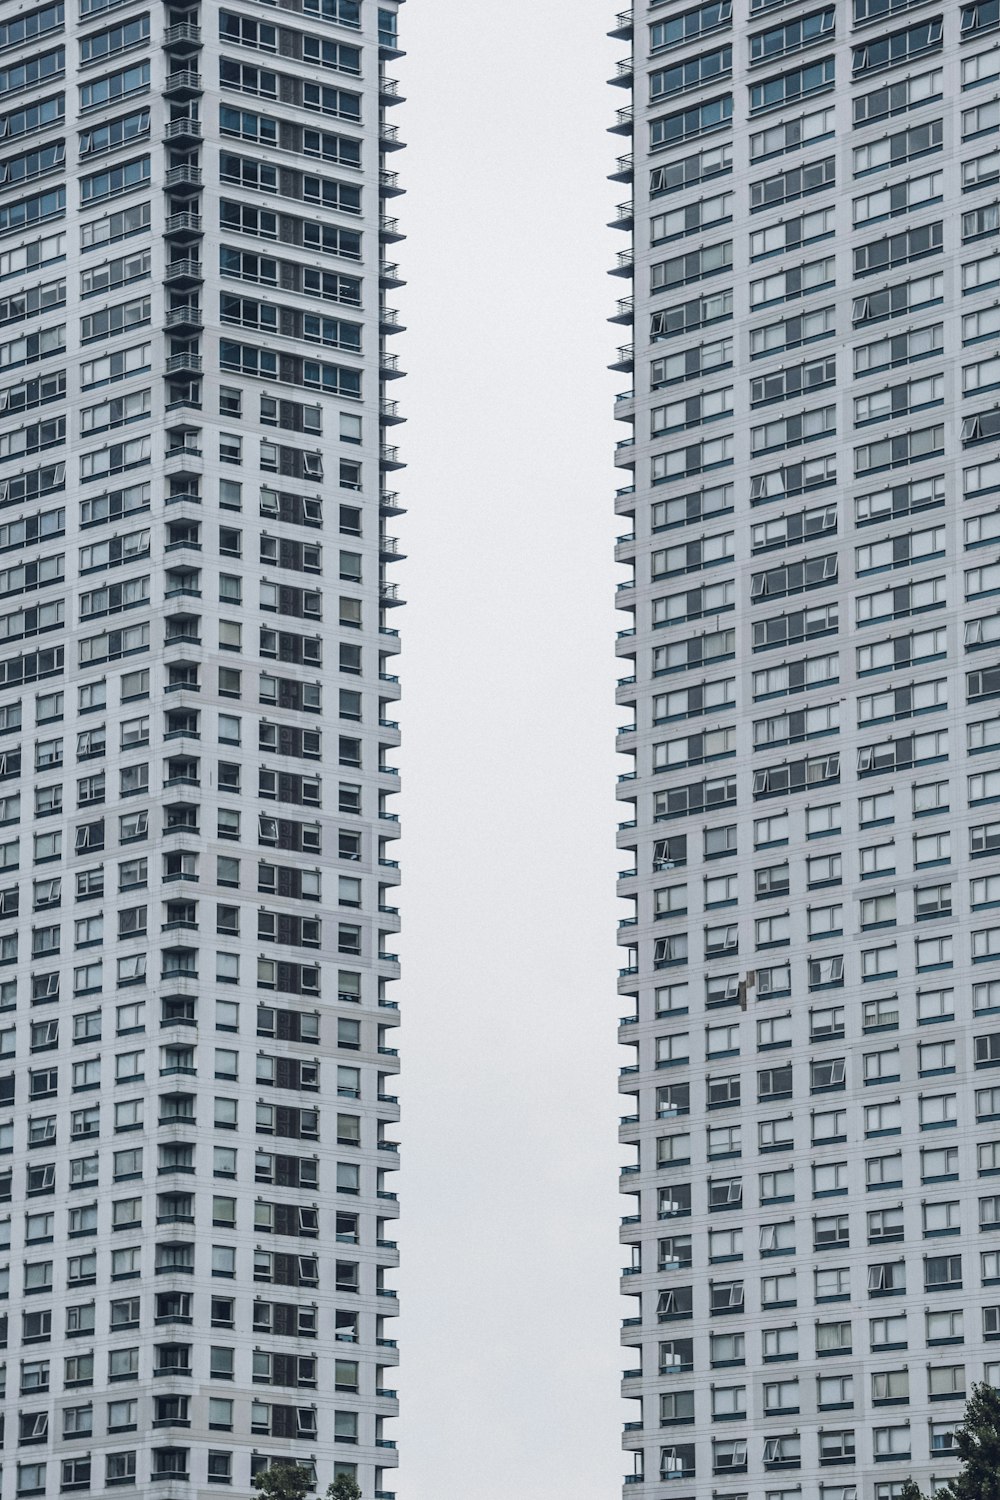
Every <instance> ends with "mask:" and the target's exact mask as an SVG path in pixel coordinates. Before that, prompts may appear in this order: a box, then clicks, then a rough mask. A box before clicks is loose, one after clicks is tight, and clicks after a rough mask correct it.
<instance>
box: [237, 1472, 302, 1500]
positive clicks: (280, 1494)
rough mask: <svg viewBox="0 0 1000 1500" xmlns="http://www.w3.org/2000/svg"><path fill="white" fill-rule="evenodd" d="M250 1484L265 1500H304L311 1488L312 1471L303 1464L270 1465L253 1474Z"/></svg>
mask: <svg viewBox="0 0 1000 1500" xmlns="http://www.w3.org/2000/svg"><path fill="white" fill-rule="evenodd" d="M251 1482H252V1484H253V1487H254V1489H255V1490H256V1491H257V1493H258V1494H259V1495H266V1496H267V1500H306V1496H307V1495H308V1494H309V1491H310V1490H311V1489H312V1488H313V1477H312V1470H311V1469H307V1468H306V1467H305V1466H304V1465H303V1464H272V1465H271V1467H270V1468H269V1469H262V1470H261V1472H260V1473H259V1474H255V1475H254V1477H253V1480H252V1481H251Z"/></svg>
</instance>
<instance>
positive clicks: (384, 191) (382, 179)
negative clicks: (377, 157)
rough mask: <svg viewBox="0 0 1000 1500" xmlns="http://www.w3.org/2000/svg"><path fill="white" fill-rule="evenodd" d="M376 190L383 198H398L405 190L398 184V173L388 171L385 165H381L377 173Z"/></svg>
mask: <svg viewBox="0 0 1000 1500" xmlns="http://www.w3.org/2000/svg"><path fill="white" fill-rule="evenodd" d="M378 190H379V193H380V194H381V196H382V197H383V198H398V197H400V195H401V194H402V193H405V192H406V189H405V188H404V187H400V185H399V173H398V172H389V171H387V170H386V168H385V167H382V169H381V170H380V172H379V174H378Z"/></svg>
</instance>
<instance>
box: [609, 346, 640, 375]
mask: <svg viewBox="0 0 1000 1500" xmlns="http://www.w3.org/2000/svg"><path fill="white" fill-rule="evenodd" d="M608 369H609V370H622V371H624V372H626V373H630V372H631V371H632V370H634V369H635V345H634V344H622V345H621V346H620V347H619V349H618V358H617V359H616V360H613V361H612V363H611V364H610V365H608Z"/></svg>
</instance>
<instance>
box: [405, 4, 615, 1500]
mask: <svg viewBox="0 0 1000 1500" xmlns="http://www.w3.org/2000/svg"><path fill="white" fill-rule="evenodd" d="M613 13H614V4H613V0H508V3H506V4H504V5H497V6H491V5H484V4H476V5H470V3H469V0H409V3H407V4H406V5H405V6H403V7H402V9H401V14H400V31H401V37H402V43H403V45H404V46H405V47H406V48H407V50H408V54H409V55H408V56H407V57H406V58H405V59H403V60H401V61H399V62H396V63H393V64H392V65H391V68H390V71H391V72H392V73H394V74H396V75H397V76H398V77H399V78H400V80H401V81H402V83H403V85H404V91H405V93H406V94H407V103H406V104H404V105H402V106H400V107H399V108H398V109H397V110H396V111H395V112H394V114H393V116H392V118H393V120H394V122H398V124H399V125H400V127H401V129H402V133H403V136H404V138H405V139H406V140H407V141H408V142H409V149H408V150H407V151H405V152H403V153H401V154H400V155H398V156H397V157H396V158H395V160H394V161H393V162H392V163H391V164H392V165H393V166H394V167H395V166H398V167H399V169H400V171H401V172H402V173H403V176H404V180H405V183H406V186H407V188H408V196H407V197H406V198H404V199H401V200H399V201H398V212H399V214H400V217H401V219H402V222H403V228H404V229H405V230H406V232H407V235H408V239H407V240H406V242H405V243H404V244H402V245H400V246H399V247H397V248H394V249H393V250H392V252H391V253H392V254H393V255H394V256H395V255H396V254H397V249H398V258H399V259H400V260H401V262H402V265H403V270H404V274H406V276H407V277H408V279H409V286H408V287H407V288H406V289H405V291H400V292H393V293H391V294H390V301H391V302H392V303H394V304H396V305H398V306H399V307H400V308H401V310H402V311H403V312H404V314H405V321H406V323H407V325H408V328H409V332H408V333H407V334H405V335H403V336H401V337H400V338H399V339H398V340H397V341H396V343H395V345H394V347H395V348H397V349H398V350H399V352H400V354H401V356H402V362H403V365H404V367H405V368H406V369H407V370H408V371H409V379H408V380H407V381H406V382H405V383H402V384H400V385H398V386H396V387H394V388H393V389H392V390H391V391H390V394H391V395H393V396H397V395H398V396H399V397H400V398H401V400H402V402H403V405H404V409H405V411H406V412H407V414H408V416H409V419H410V420H409V424H408V425H407V426H406V427H403V428H400V429H398V436H399V441H400V444H401V446H402V449H403V456H404V458H406V459H407V461H408V463H409V465H410V467H409V469H408V471H407V472H406V473H405V474H404V475H403V476H402V477H401V479H400V483H399V486H398V487H399V489H400V490H401V491H402V494H403V502H404V503H405V504H406V505H407V507H408V508H409V514H408V515H407V517H406V518H405V519H404V520H402V521H400V522H399V523H398V525H394V527H393V529H394V530H396V531H398V532H399V534H400V536H401V538H402V539H403V541H404V543H405V545H406V548H407V550H408V552H409V561H408V562H406V563H404V564H402V565H400V566H399V567H398V568H397V569H396V570H395V571H394V573H393V575H392V576H393V577H394V578H398V579H399V581H400V582H401V583H402V586H403V592H404V594H405V596H406V597H407V599H408V601H409V602H408V607H407V608H406V609H405V610H404V611H400V612H399V614H398V615H397V616H395V617H394V619H393V623H394V624H395V623H398V624H399V625H400V626H401V628H402V630H403V633H404V639H405V649H404V654H403V656H402V657H401V659H400V671H401V674H402V676H403V682H404V702H403V706H402V710H401V714H400V717H401V719H402V722H403V729H404V745H403V751H402V753H401V755H400V756H399V763H400V765H401V767H402V769H403V776H404V787H405V794H404V796H403V798H402V799H401V800H400V810H401V812H402V814H403V817H404V821H405V838H404V841H403V844H402V846H401V849H400V853H401V857H402V859H403V862H404V886H403V892H402V897H401V905H402V910H403V916H404V936H403V938H402V939H401V940H400V943H399V948H400V952H401V954H402V957H403V962H404V978H403V982H402V983H401V984H400V985H399V986H397V990H398V995H399V999H400V1002H401V1006H402V1011H403V1026H402V1030H401V1033H400V1046H401V1048H402V1050H403V1080H402V1083H401V1088H400V1092H401V1095H402V1099H403V1103H404V1119H403V1129H402V1140H403V1142H404V1145H403V1155H402V1163H403V1172H402V1174H401V1181H400V1188H401V1192H402V1198H403V1216H402V1220H401V1224H400V1235H399V1237H400V1242H401V1249H402V1252H403V1268H402V1269H401V1271H400V1272H399V1273H398V1277H397V1279H396V1283H395V1284H397V1285H398V1286H399V1288H400V1292H401V1298H402V1308H403V1316H402V1317H401V1318H400V1320H399V1329H398V1332H399V1336H400V1340H401V1342H402V1349H403V1364H402V1369H401V1371H400V1374H399V1379H398V1385H399V1388H400V1393H401V1397H402V1401H403V1413H404V1415H403V1417H402V1418H401V1420H400V1422H399V1423H398V1424H395V1425H396V1427H397V1429H398V1437H399V1441H400V1447H401V1461H402V1462H401V1469H400V1475H399V1477H398V1479H394V1478H392V1477H390V1476H388V1475H387V1480H386V1483H387V1485H390V1486H391V1487H392V1488H395V1489H396V1491H397V1493H398V1495H399V1500H464V1497H466V1496H468V1497H470V1500H511V1496H512V1495H514V1494H516V1496H517V1500H541V1497H543V1496H544V1497H545V1500H553V1497H563V1496H565V1497H566V1500H608V1497H609V1496H611V1495H613V1494H615V1493H617V1490H618V1486H619V1485H620V1483H621V1477H622V1475H623V1474H624V1473H625V1472H626V1468H627V1467H628V1465H626V1464H625V1462H624V1459H623V1455H622V1454H621V1452H620V1451H619V1450H620V1427H619V1422H620V1412H621V1407H620V1403H619V1399H618V1394H617V1387H618V1375H619V1372H620V1370H621V1369H622V1368H623V1364H622V1357H621V1352H620V1350H619V1348H618V1338H617V1329H618V1320H619V1318H620V1317H621V1315H622V1312H623V1310H625V1309H623V1305H622V1304H621V1302H620V1300H619V1297H618V1290H617V1275H618V1269H619V1267H620V1266H621V1265H622V1264H624V1261H623V1259H622V1252H621V1249H620V1247H619V1246H618V1244H617V1222H618V1215H619V1214H620V1213H621V1212H622V1208H621V1206H620V1204H619V1199H618V1193H617V1188H616V1170H617V1163H618V1161H619V1159H620V1153H619V1148H618V1147H617V1144H616V1135H615V1131H616V1123H617V1115H618V1113H619V1105H618V1100H617V1095H616V1071H617V1066H618V1055H617V1048H616V1045H615V1021H616V1018H617V1016H618V1014H619V1012H620V1010H621V1011H624V1010H625V1009H627V1002H624V1003H623V1002H620V1001H619V1000H617V998H616V995H615V983H614V979H615V971H616V966H617V961H618V960H617V954H616V949H615V944H614V924H615V920H616V916H617V910H616V903H615V900H614V894H613V880H614V872H615V870H616V868H617V866H618V864H619V863H620V862H621V861H619V859H618V857H617V856H616V854H615V851H614V824H615V821H616V811H615V807H614V802H613V783H614V776H615V772H616V769H617V766H616V760H615V756H614V753H613V735H614V726H615V724H616V722H617V718H618V714H617V713H616V710H615V708H614V705H613V684H614V678H615V676H616V675H617V674H616V670H615V662H614V657H613V636H614V631H615V628H616V626H617V624H618V623H620V622H619V621H618V619H617V618H616V615H615V612H614V610H613V608H612V602H611V601H612V595H613V589H614V582H615V569H614V567H613V564H612V561H611V556H612V552H611V548H612V542H613V538H614V535H615V533H616V531H625V530H626V529H627V523H626V522H624V521H621V522H619V523H618V524H617V525H616V522H615V518H614V514H613V507H612V492H613V489H614V486H615V483H616V476H615V471H614V469H613V467H612V465H611V462H610V455H611V449H612V444H613V442H614V439H615V436H616V435H619V434H616V432H615V430H614V424H613V422H612V420H611V416H610V412H611V404H612V397H613V394H614V392H615V390H617V389H619V388H622V387H624V386H627V385H628V377H627V376H621V375H611V374H609V373H608V372H607V369H606V365H607V362H608V359H609V358H610V351H611V349H612V347H613V345H614V344H615V343H616V342H618V341H623V339H624V335H623V334H622V332H621V330H618V329H614V328H611V327H609V325H608V324H607V323H606V322H605V319H606V318H607V315H608V313H609V312H610V311H611V309H612V304H613V301H614V298H615V296H617V295H621V294H622V293H623V292H624V291H625V290H626V289H627V288H626V287H625V286H624V285H623V284H622V283H621V282H619V281H617V280H615V279H613V278H609V277H608V275H607V268H608V266H609V265H611V263H612V260H613V258H614V254H615V252H616V251H617V250H618V249H619V248H624V245H625V241H624V237H622V236H620V235H615V234H613V233H612V231H610V230H608V229H606V228H605V224H606V222H607V220H608V219H609V218H610V212H609V210H610V208H611V207H612V205H613V204H614V203H615V202H616V201H618V199H620V198H623V197H625V196H627V189H624V188H622V187H621V186H620V185H618V186H616V185H613V184H608V182H607V181H606V174H607V172H608V171H609V170H610V169H611V164H612V159H613V157H614V155H615V153H616V151H622V150H625V149H627V142H623V141H621V140H620V138H618V137H613V136H609V135H608V134H607V133H606V132H607V125H608V124H609V122H610V120H611V117H612V111H613V108H614V106H615V104H616V103H619V102H624V99H622V100H619V99H618V97H617V95H616V93H615V91H613V90H611V89H609V88H608V87H607V84H606V82H605V80H606V79H607V78H608V77H609V76H610V74H611V71H612V67H613V64H614V61H615V59H616V57H617V56H618V55H619V54H624V53H625V52H626V51H627V44H625V43H621V42H609V41H608V39H607V37H606V31H607V29H608V27H609V26H610V24H611V22H612V18H613ZM396 210H397V204H396V203H393V204H392V205H391V211H393V212H395V211H396ZM616 336H617V337H616ZM393 436H394V439H395V436H396V434H394V435H393ZM387 1331H388V1332H395V1330H387ZM625 1362H626V1363H628V1362H629V1361H628V1360H627V1359H626V1361H625ZM512 1486H513V1488H512Z"/></svg>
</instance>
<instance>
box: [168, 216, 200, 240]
mask: <svg viewBox="0 0 1000 1500" xmlns="http://www.w3.org/2000/svg"><path fill="white" fill-rule="evenodd" d="M163 233H164V234H165V235H169V237H170V238H171V239H177V240H196V239H200V238H201V234H202V227H201V214H196V213H191V212H190V210H186V211H185V212H184V213H179V214H169V215H168V216H167V219H166V220H165V222H164V225H163Z"/></svg>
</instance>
